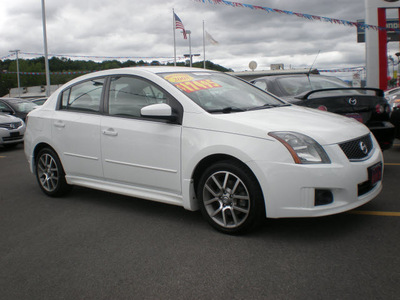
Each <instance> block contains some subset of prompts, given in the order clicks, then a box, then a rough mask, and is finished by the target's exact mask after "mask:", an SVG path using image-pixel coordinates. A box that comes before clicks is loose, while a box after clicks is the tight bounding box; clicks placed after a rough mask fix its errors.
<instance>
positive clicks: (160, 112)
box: [140, 103, 176, 121]
mask: <svg viewBox="0 0 400 300" xmlns="http://www.w3.org/2000/svg"><path fill="white" fill-rule="evenodd" d="M140 113H141V115H142V117H147V118H155V119H163V120H170V121H174V120H176V115H175V114H174V113H173V111H172V107H171V106H169V105H168V104H166V103H160V104H152V105H148V106H145V107H143V108H142V109H141V110H140Z"/></svg>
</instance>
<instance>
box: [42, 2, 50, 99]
mask: <svg viewBox="0 0 400 300" xmlns="http://www.w3.org/2000/svg"><path fill="white" fill-rule="evenodd" d="M42 22H43V43H44V66H45V68H46V96H47V97H49V96H50V69H49V58H48V53H47V32H46V8H45V4H44V0H42Z"/></svg>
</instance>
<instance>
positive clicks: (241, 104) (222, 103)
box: [159, 71, 287, 113]
mask: <svg viewBox="0 0 400 300" xmlns="http://www.w3.org/2000/svg"><path fill="white" fill-rule="evenodd" d="M159 76H161V77H162V78H164V79H165V80H167V81H168V82H170V83H171V84H172V85H174V86H175V87H176V88H178V89H179V90H180V91H181V92H183V93H184V94H185V95H186V96H188V97H189V98H190V99H192V100H193V101H194V102H195V103H196V104H198V105H199V106H200V107H202V108H203V109H204V110H206V111H207V112H210V113H231V112H240V111H247V110H254V109H263V108H270V107H276V106H282V105H287V104H286V103H284V102H282V101H280V100H278V99H276V98H274V97H273V96H271V95H269V94H267V93H265V92H263V91H262V90H260V89H258V88H256V87H254V86H253V85H251V84H248V83H246V82H243V81H241V80H240V79H237V78H235V77H232V76H229V75H226V74H223V73H215V72H202V71H199V72H187V73H186V72H185V73H162V74H159Z"/></svg>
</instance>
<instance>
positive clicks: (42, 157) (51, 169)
mask: <svg viewBox="0 0 400 300" xmlns="http://www.w3.org/2000/svg"><path fill="white" fill-rule="evenodd" d="M36 178H37V181H38V183H39V186H40V188H41V189H42V191H43V192H44V193H46V194H47V195H49V196H53V197H57V196H62V195H64V194H66V193H67V192H68V191H69V190H70V189H71V186H70V185H68V184H67V182H66V180H65V173H64V169H63V167H62V165H61V162H60V159H59V158H58V156H57V154H56V153H55V152H54V151H53V150H52V149H50V148H44V149H42V150H40V152H39V154H38V156H37V158H36Z"/></svg>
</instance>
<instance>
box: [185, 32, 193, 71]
mask: <svg viewBox="0 0 400 300" xmlns="http://www.w3.org/2000/svg"><path fill="white" fill-rule="evenodd" d="M191 33H192V32H191V31H190V30H186V34H187V35H188V36H189V62H190V67H192V39H191V37H190V35H191Z"/></svg>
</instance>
